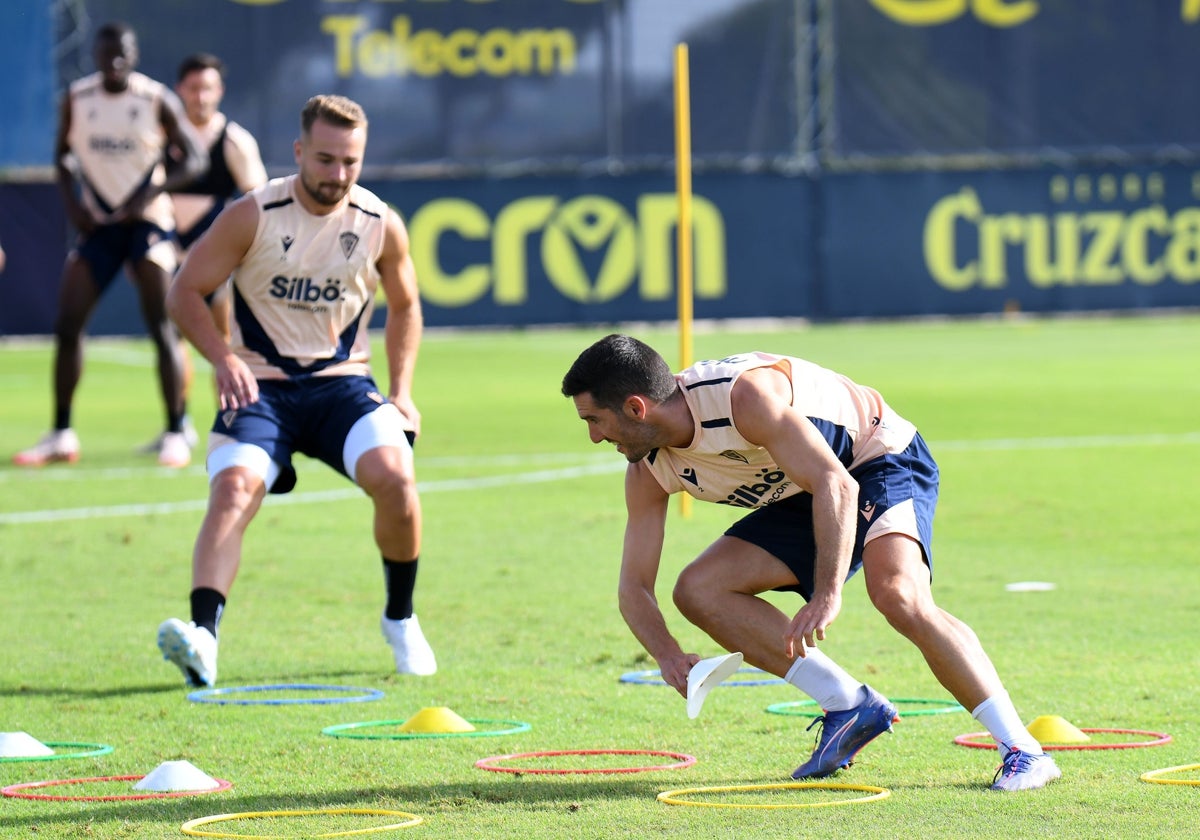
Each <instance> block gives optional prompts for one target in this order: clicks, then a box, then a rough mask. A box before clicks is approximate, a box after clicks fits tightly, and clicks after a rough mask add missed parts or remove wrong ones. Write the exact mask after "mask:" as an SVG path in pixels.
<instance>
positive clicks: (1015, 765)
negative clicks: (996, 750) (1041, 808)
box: [992, 747, 1062, 790]
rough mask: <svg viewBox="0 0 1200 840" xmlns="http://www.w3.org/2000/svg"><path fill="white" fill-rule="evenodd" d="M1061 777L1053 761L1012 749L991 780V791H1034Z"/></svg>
mask: <svg viewBox="0 0 1200 840" xmlns="http://www.w3.org/2000/svg"><path fill="white" fill-rule="evenodd" d="M1061 776H1062V771H1061V770H1059V769H1058V765H1057V764H1055V763H1054V759H1053V758H1051V757H1050V756H1048V755H1046V754H1045V753H1037V754H1034V753H1028V752H1022V751H1021V750H1019V749H1017V748H1016V747H1013V748H1012V749H1011V750H1009V751H1008V755H1006V756H1004V763H1003V764H1001V765H1000V767H999V769H997V770H996V775H995V777H994V778H993V779H992V790H1036V789H1038V788H1041V787H1045V786H1046V785H1048V784H1049V783H1050V782H1052V781H1054V780H1055V779H1057V778H1059V777H1061Z"/></svg>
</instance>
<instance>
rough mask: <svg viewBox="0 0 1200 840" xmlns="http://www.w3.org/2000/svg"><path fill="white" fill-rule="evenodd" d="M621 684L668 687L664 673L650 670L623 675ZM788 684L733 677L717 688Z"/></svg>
mask: <svg viewBox="0 0 1200 840" xmlns="http://www.w3.org/2000/svg"><path fill="white" fill-rule="evenodd" d="M734 673H735V674H764V673H766V672H765V671H763V670H762V669H761V668H738V669H737V671H735V672H734ZM621 682H623V683H631V684H633V685H666V684H667V683H666V682H664V681H663V678H662V671H659V670H655V669H650V670H647V671H630V672H628V673H626V674H622V675H621ZM784 682H787V680H784V679H781V678H780V677H771V678H770V679H766V680H739V679H737V678H736V677H731V678H730V679H727V680H725V681H724V682H722V683H719V684H718V685H717V686H716V687H717V688H736V687H738V686H745V687H749V686H753V685H779V684H780V683H784Z"/></svg>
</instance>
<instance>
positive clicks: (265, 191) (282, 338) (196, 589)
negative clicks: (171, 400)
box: [158, 96, 437, 686]
mask: <svg viewBox="0 0 1200 840" xmlns="http://www.w3.org/2000/svg"><path fill="white" fill-rule="evenodd" d="M366 142H367V118H366V115H365V114H364V113H363V111H362V108H361V107H359V106H358V105H357V104H356V103H354V102H352V101H350V100H349V99H346V98H344V97H340V96H316V97H313V98H312V99H310V100H309V101H308V103H307V104H306V105H305V106H304V109H303V111H302V112H301V119H300V139H298V140H297V141H296V143H295V156H296V163H297V164H298V167H299V172H298V173H297V174H294V175H291V176H289V177H287V178H278V179H275V180H273V181H270V182H268V183H267V185H266V186H264V187H261V188H259V189H257V190H254V191H253V192H251V193H250V194H248V195H246V196H244V197H242V198H240V199H238V200H237V201H235V202H234V203H233V204H231V205H230V206H229V207H228V208H227V209H226V210H225V211H224V212H223V213H221V215H220V216H218V217H217V220H216V221H215V222H214V223H213V225H212V227H211V229H210V230H209V231H208V233H207V234H205V235H204V236H203V237H201V238H200V240H199V241H197V242H196V243H195V245H193V246H192V249H191V252H190V253H189V254H188V257H187V259H186V260H185V261H184V264H183V267H182V269H181V270H180V272H179V275H178V276H177V277H176V278H175V283H174V284H173V285H172V287H171V291H170V294H169V296H168V306H169V308H170V312H171V316H172V317H173V318H174V319H175V322H176V323H177V324H179V326H180V329H181V330H182V331H183V334H184V335H185V336H187V338H188V339H189V340H190V341H191V342H192V344H194V345H195V346H196V348H197V349H198V350H199V351H200V352H201V353H202V354H203V355H204V357H205V358H206V359H208V360H209V361H210V362H211V363H212V365H213V370H214V373H215V375H216V383H217V391H218V398H219V401H220V410H219V411H218V414H217V418H216V420H215V421H214V423H213V426H212V430H211V432H210V433H209V442H208V473H209V499H208V510H207V512H206V514H205V516H204V522H203V524H201V526H200V533H199V536H198V537H197V538H196V544H195V549H194V552H193V556H192V592H191V616H192V620H191V622H190V623H184V622H183V621H181V620H179V619H177V618H169V619H167V620H166V621H164V622H163V623H162V624H161V625H160V626H159V630H158V645H159V648H160V649H161V650H162V653H163V656H164V658H166V659H168V660H169V661H171V662H173V663H174V664H175V665H177V666H178V667H179V669H180V670H181V671H182V672H183V674H184V678H185V679H186V680H187V683H188V684H189V685H193V686H198V685H207V686H211V685H213V684H215V683H216V679H217V633H218V624H219V622H220V618H221V614H222V612H223V611H224V608H225V602H226V598H227V596H228V594H229V590H230V588H231V587H232V585H233V581H234V578H235V577H236V575H237V572H238V567H239V566H240V564H241V552H242V542H243V537H244V534H245V531H246V528H247V526H248V525H249V524H250V521H251V519H253V518H254V516H255V514H257V513H258V510H259V507H260V506H261V505H262V502H263V499H264V498H265V497H266V494H267V493H268V492H271V493H287V492H288V491H290V490H291V489H292V488H293V487H294V486H295V484H296V472H295V469H294V468H293V466H292V456H293V455H294V454H295V453H297V452H302V453H304V454H306V455H308V456H310V457H312V458H318V459H320V460H321V461H324V462H325V463H326V464H328V465H329V466H331V467H333V468H334V469H335V470H337V471H338V472H340V473H342V474H343V475H345V476H347V477H348V478H350V480H351V481H354V482H355V483H356V484H358V486H359V487H361V488H362V489H363V490H364V491H365V492H366V494H367V495H368V496H370V497H371V500H372V502H373V503H374V508H375V517H374V535H375V542H376V544H377V545H378V547H379V551H380V553H381V555H382V559H383V570H384V582H385V587H386V591H387V602H386V607H385V609H384V613H383V616H382V618H381V627H382V630H383V635H384V637H385V638H386V639H387V641H388V643H389V644H390V645H391V647H392V653H393V658H394V661H395V665H396V670H397V671H398V672H400V673H408V674H432V673H434V672H435V671H436V670H437V663H436V660H435V659H434V654H433V650H432V649H431V648H430V646H429V644H428V642H427V641H426V640H425V637H424V635H423V634H422V631H421V626H420V624H419V623H418V622H417V616H416V615H415V614H414V613H413V603H412V601H413V591H414V587H415V584H416V575H417V562H418V555H419V553H420V548H421V504H420V499H419V498H418V496H417V485H416V476H415V474H414V470H413V452H412V442H413V440H415V438H416V435H417V433H418V432H419V431H420V419H421V418H420V413H419V412H418V411H417V408H416V405H415V404H414V403H413V398H412V382H413V372H414V369H415V367H416V360H417V350H418V348H419V345H420V340H421V332H422V318H421V305H420V298H419V296H418V293H417V279H416V273H415V271H414V270H413V263H412V257H411V255H410V254H409V246H408V232H407V230H406V229H405V227H404V223H403V222H402V221H401V220H400V217H399V216H398V215H397V214H396V212H395V211H393V210H392V209H391V208H390V207H388V205H387V204H385V203H384V202H383V201H382V200H381V199H379V198H378V197H377V196H375V195H374V194H373V193H371V192H369V191H368V190H366V189H364V188H363V187H361V186H359V185H358V183H357V181H358V176H359V173H360V171H361V169H362V163H363V154H364V151H365V149H366ZM231 275H232V278H231ZM230 278H231V279H230ZM227 280H228V282H229V283H230V286H231V288H230V294H231V296H232V299H233V319H232V322H231V328H232V336H231V340H230V341H226V340H225V338H224V337H223V336H222V335H221V331H220V330H219V329H218V328H217V326H216V324H214V323H213V318H212V314H211V313H210V312H209V310H208V306H207V305H206V304H205V302H204V296H205V295H209V294H211V293H212V292H214V291H216V290H217V289H218V288H220V287H221V286H222V285H224V284H225V283H226V282H227ZM378 287H382V289H383V292H384V295H385V298H386V301H387V322H386V325H385V328H384V346H385V349H386V354H387V369H388V381H387V390H386V391H385V392H381V391H380V390H379V387H378V386H377V385H376V384H375V381H374V380H373V379H372V376H371V368H370V359H369V350H370V337H369V335H368V333H367V328H368V326H369V324H370V321H371V312H372V308H373V306H374V302H375V292H376V289H377V288H378ZM385 394H386V396H385Z"/></svg>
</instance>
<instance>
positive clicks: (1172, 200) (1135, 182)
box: [822, 165, 1200, 318]
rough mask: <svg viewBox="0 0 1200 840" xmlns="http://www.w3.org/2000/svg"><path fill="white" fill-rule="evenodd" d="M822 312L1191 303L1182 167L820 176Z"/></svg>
mask: <svg viewBox="0 0 1200 840" xmlns="http://www.w3.org/2000/svg"><path fill="white" fill-rule="evenodd" d="M823 192H824V195H825V200H826V202H827V203H826V204H825V205H824V207H825V210H824V212H823V214H822V219H823V240H824V241H825V243H826V247H825V248H824V255H825V258H826V260H827V261H826V262H825V263H824V268H823V274H824V276H825V278H826V280H825V291H824V293H823V294H822V300H823V302H824V306H825V308H824V311H823V314H824V316H825V317H828V318H841V317H848V316H855V317H857V316H868V317H871V316H885V317H896V316H910V315H926V314H948V315H955V314H976V313H988V312H993V313H998V312H1003V311H1014V310H1020V311H1031V312H1055V311H1070V310H1103V309H1130V308H1136V307H1174V306H1200V173H1198V172H1197V171H1196V170H1195V169H1194V168H1193V167H1185V166H1179V165H1164V166H1161V167H1130V168H1116V167H1071V168H1059V167H1042V168H1038V169H1033V170H1026V171H1014V170H1006V171H1002V172H995V171H993V172H962V173H953V172H928V173H896V174H880V173H872V174H869V175H867V174H853V175H844V176H830V177H826V178H825V179H824V180H823Z"/></svg>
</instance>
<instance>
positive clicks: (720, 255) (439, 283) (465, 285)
mask: <svg viewBox="0 0 1200 840" xmlns="http://www.w3.org/2000/svg"><path fill="white" fill-rule="evenodd" d="M678 218H679V203H678V200H677V199H676V197H675V195H674V194H673V193H649V194H644V195H641V196H639V197H638V200H637V208H636V211H635V212H634V213H631V212H630V211H629V210H628V209H627V208H626V207H624V206H623V205H621V204H620V203H618V202H617V201H616V200H614V199H612V198H610V197H608V196H603V195H580V196H574V197H572V198H568V199H563V198H560V197H558V196H553V195H531V196H525V197H523V198H519V199H517V200H516V201H513V202H511V203H509V204H507V205H505V206H503V207H501V208H500V210H499V211H497V212H496V214H495V218H492V217H490V216H489V215H488V213H487V212H486V211H485V210H484V209H483V208H482V207H480V206H479V205H477V204H474V203H473V202H471V201H468V200H466V199H463V198H443V199H437V200H434V201H431V202H428V203H426V204H425V205H423V206H422V207H420V208H419V209H418V210H417V211H416V212H414V213H413V214H412V217H411V218H410V219H409V220H408V231H409V240H410V242H411V245H412V254H413V262H414V264H415V266H416V269H417V277H419V278H420V284H421V297H422V298H423V299H424V300H426V301H428V302H429V303H432V304H436V305H438V306H445V307H459V306H467V305H469V304H472V303H474V302H476V301H478V300H481V299H483V298H484V297H486V296H488V295H489V294H490V295H491V298H492V301H493V302H494V303H496V304H498V305H500V306H520V305H522V304H525V303H526V302H527V301H528V300H529V291H530V278H531V277H534V276H537V277H540V276H541V275H543V274H544V275H545V277H546V278H547V280H548V281H549V283H550V285H551V286H552V287H553V288H554V290H556V291H557V292H558V293H559V294H561V295H562V296H563V297H565V298H567V299H569V300H572V301H576V302H579V303H603V302H605V301H609V300H613V299H614V298H617V297H619V296H620V295H622V294H624V293H625V292H626V291H628V290H629V289H630V288H636V290H637V294H638V296H639V297H640V298H641V299H642V300H647V301H657V300H669V299H670V298H671V297H672V296H673V295H674V293H675V292H674V290H675V283H674V271H675V267H674V260H675V229H676V223H677V221H678ZM692 219H693V230H694V236H693V239H694V242H695V249H696V259H695V273H696V277H695V293H696V296H697V297H700V298H706V299H718V298H722V297H724V296H725V293H726V264H725V263H726V253H725V221H724V219H723V218H722V217H721V212H720V210H718V209H717V207H716V205H714V204H713V203H712V202H711V201H708V200H707V199H705V198H703V197H701V196H694V197H693V206H692ZM444 239H448V240H459V241H461V242H463V243H466V244H468V245H479V246H485V247H482V248H479V249H478V251H479V252H482V253H490V255H491V261H490V262H472V263H468V264H466V265H461V266H455V267H447V266H446V265H444V261H443V259H442V258H441V257H440V256H439V254H440V253H441V252H442V251H443V250H444V249H443V240H444ZM459 250H460V252H465V251H466V250H468V249H459ZM531 256H532V257H533V258H535V259H540V262H541V265H540V266H530V265H529V259H530V257H531ZM585 257H588V259H587V260H585ZM585 262H586V263H587V265H585ZM588 265H591V266H592V270H589V268H588ZM539 268H540V271H539V270H538V269H539Z"/></svg>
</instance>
